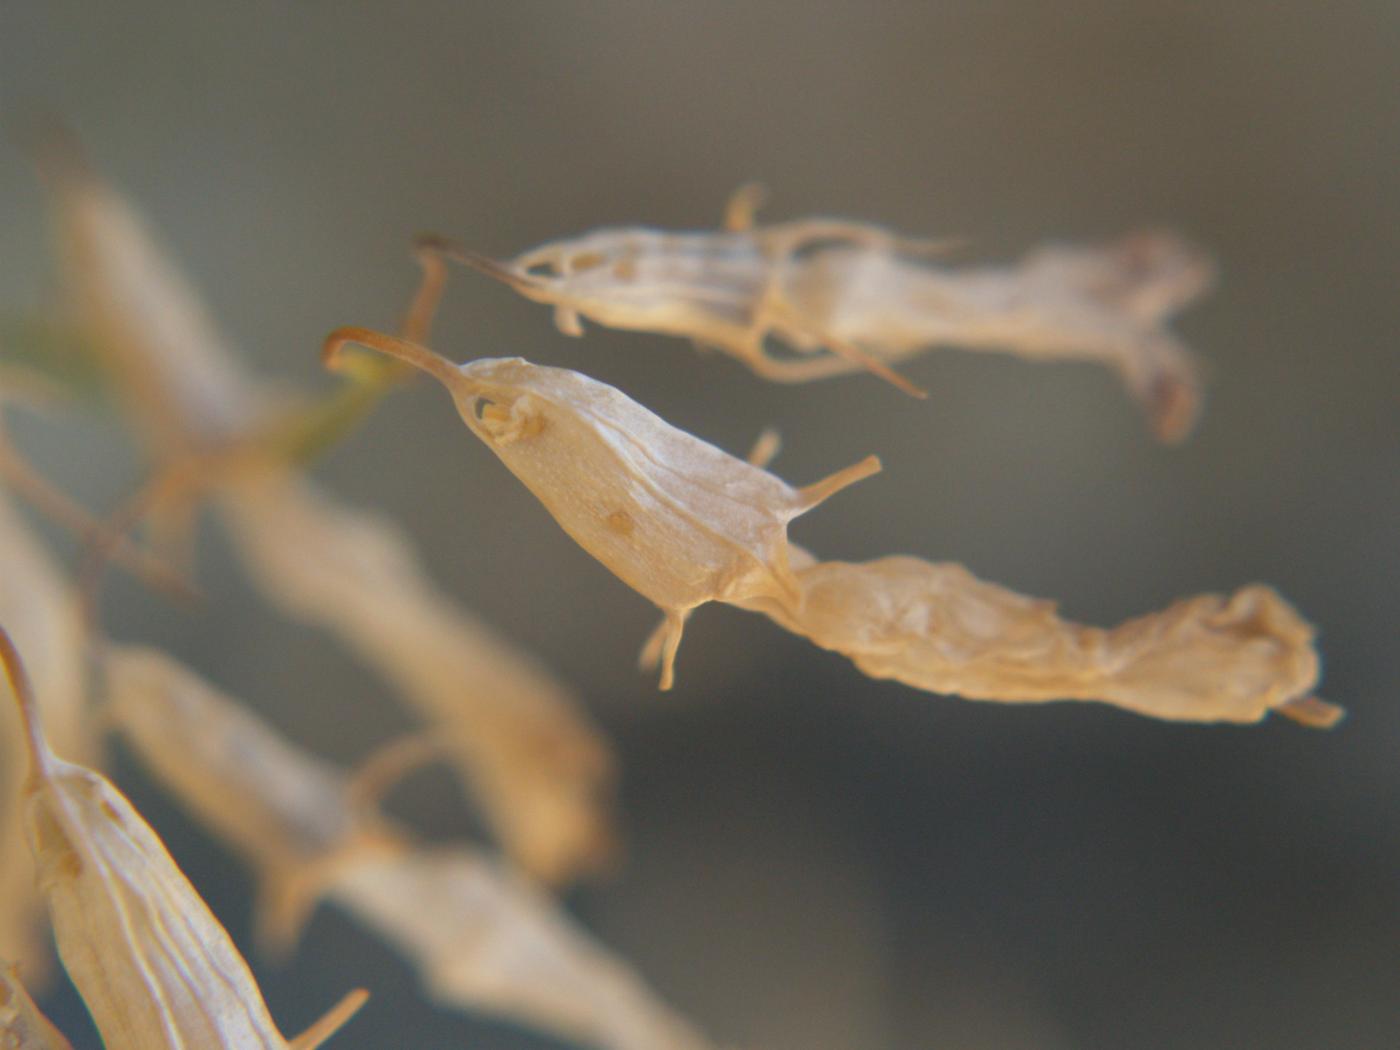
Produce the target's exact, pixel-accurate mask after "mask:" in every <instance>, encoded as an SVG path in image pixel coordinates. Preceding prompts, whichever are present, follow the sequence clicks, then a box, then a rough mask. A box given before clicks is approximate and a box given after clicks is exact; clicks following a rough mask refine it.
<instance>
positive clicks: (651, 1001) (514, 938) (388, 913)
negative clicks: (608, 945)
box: [331, 847, 713, 1050]
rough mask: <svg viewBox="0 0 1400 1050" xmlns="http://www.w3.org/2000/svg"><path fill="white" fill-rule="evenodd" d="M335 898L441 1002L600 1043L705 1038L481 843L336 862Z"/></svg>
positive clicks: (651, 1048) (620, 1049)
mask: <svg viewBox="0 0 1400 1050" xmlns="http://www.w3.org/2000/svg"><path fill="white" fill-rule="evenodd" d="M331 894H332V897H333V899H334V900H335V901H336V902H337V903H338V904H339V905H340V906H342V907H343V908H345V909H347V910H348V911H350V912H351V913H352V914H354V915H355V916H356V917H357V918H358V919H359V920H360V921H361V922H363V923H364V924H365V925H367V926H369V927H371V928H372V929H375V930H377V931H378V932H379V933H380V935H381V936H382V937H384V939H385V940H387V941H389V942H390V943H392V944H394V945H395V946H396V947H398V949H399V950H400V951H401V952H403V954H404V955H405V956H407V957H408V958H409V959H411V960H413V962H414V964H415V965H416V966H417V968H418V969H419V971H420V972H421V973H422V975H423V979H424V982H425V983H426V986H427V989H428V991H429V993H430V994H431V995H432V997H433V999H434V1000H435V1001H436V1002H437V1003H439V1004H440V1005H442V1006H449V1007H454V1008H457V1009H466V1010H481V1009H485V1010H489V1011H491V1012H492V1013H496V1014H500V1015H503V1016H507V1017H517V1018H522V1019H524V1020H526V1021H527V1022H528V1023H529V1024H530V1025H532V1026H534V1027H536V1028H539V1029H542V1030H544V1031H549V1032H553V1033H555V1034H557V1035H561V1036H563V1037H565V1038H567V1039H569V1040H571V1041H577V1042H579V1043H581V1044H583V1045H585V1046H590V1047H597V1048H599V1050H706V1048H708V1047H711V1046H712V1045H713V1044H711V1043H710V1042H708V1041H707V1040H706V1039H705V1038H704V1037H703V1036H701V1035H700V1033H699V1032H697V1031H696V1030H695V1029H694V1028H693V1027H692V1026H691V1025H690V1024H689V1023H688V1022H686V1021H685V1020H683V1019H682V1018H680V1017H679V1016H677V1015H676V1014H675V1013H674V1012H673V1011H671V1010H670V1009H669V1008H668V1007H666V1006H665V1005H663V1004H662V1003H660V1002H659V1001H658V1000H657V999H656V997H655V995H654V994H653V993H652V992H651V991H650V990H649V989H648V988H647V987H646V985H645V984H644V983H643V982H642V980H641V979H640V978H639V977H638V976H637V974H636V973H635V971H633V969H632V968H631V967H630V966H628V965H627V964H626V963H624V962H623V961H622V960H620V959H618V958H617V957H616V956H615V955H613V954H612V953H611V952H609V951H608V950H607V949H605V948H603V947H602V946H601V945H599V944H597V943H596V942H594V941H593V940H592V938H590V937H589V936H588V935H587V934H586V933H584V932H583V931H582V930H581V929H579V928H577V927H576V926H574V925H573V924H572V923H571V922H570V921H569V920H568V919H567V918H566V916H565V915H564V913H563V912H561V911H560V910H559V909H558V907H557V906H556V905H554V904H553V902H551V901H550V900H549V899H548V898H546V897H545V896H544V895H543V894H541V893H540V891H539V890H538V889H536V888H535V887H534V886H532V885H531V884H529V883H528V882H526V881H525V880H523V879H522V878H520V877H519V876H518V875H515V874H513V873H512V872H510V871H509V870H508V869H507V868H505V867H504V866H502V865H500V864H498V863H496V862H494V861H492V860H491V859H489V858H488V857H486V856H484V855H483V854H481V853H480V852H477V851H474V850H469V849H464V848H457V847H446V848H435V849H422V850H415V851H413V852H410V853H405V854H400V855H397V856H385V857H379V858H370V859H367V860H365V861H364V862H363V863H360V864H356V865H353V866H347V867H344V868H342V869H340V870H339V871H338V872H337V873H336V875H335V878H334V882H333V884H332V887H331Z"/></svg>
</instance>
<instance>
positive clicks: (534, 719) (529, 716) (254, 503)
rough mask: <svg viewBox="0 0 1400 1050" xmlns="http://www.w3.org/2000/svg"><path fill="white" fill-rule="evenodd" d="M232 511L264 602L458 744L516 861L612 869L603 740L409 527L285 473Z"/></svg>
mask: <svg viewBox="0 0 1400 1050" xmlns="http://www.w3.org/2000/svg"><path fill="white" fill-rule="evenodd" d="M223 505H224V507H225V510H226V512H227V514H228V518H229V521H230V523H231V524H232V526H233V533H234V537H235V540H236V542H237V543H238V545H239V547H240V548H241V550H242V553H243V556H244V559H245V562H246V564H247V565H248V568H249V570H250V571H251V573H252V575H253V578H254V579H255V580H256V581H257V582H258V583H259V585H260V586H261V587H262V588H263V590H264V591H265V592H266V593H267V594H268V595H269V596H271V597H272V598H274V599H275V600H276V602H277V604H278V605H280V606H281V607H282V608H284V609H286V610H287V611H288V612H289V613H291V614H292V615H294V616H296V617H297V618H299V619H303V620H307V621H309V622H312V623H316V624H319V625H322V626H325V627H327V628H329V629H331V630H332V631H334V632H335V633H336V634H338V635H340V636H341V637H343V638H344V639H346V641H347V642H349V643H350V644H351V645H352V646H353V647H354V648H355V650H356V651H357V652H359V653H361V654H362V655H363V657H364V658H365V659H366V660H367V661H368V662H369V663H370V665H371V666H373V667H376V668H378V669H379V670H380V671H381V672H382V673H383V674H384V675H385V677H386V678H388V679H389V680H390V681H392V682H393V683H395V684H396V685H397V686H398V687H399V689H400V693H401V695H402V697H403V699H404V700H405V701H406V702H407V703H409V704H410V705H412V706H413V707H414V708H415V709H416V710H417V711H418V713H419V714H420V715H421V716H422V717H423V718H424V719H425V720H426V721H427V722H428V723H429V725H430V726H432V727H433V730H434V731H435V732H436V733H439V734H441V735H442V736H443V737H444V738H445V739H446V740H447V741H448V742H449V743H450V745H451V750H452V755H453V757H454V758H455V760H456V761H455V766H456V768H457V770H458V772H459V775H460V776H461V777H462V779H463V780H464V782H465V783H466V784H467V785H468V787H469V788H470V789H471V791H472V793H473V794H474V796H475V797H476V798H477V799H478V800H479V802H480V805H481V807H482V810H483V812H484V813H485V815H486V817H487V820H488V821H489V822H490V824H491V827H492V829H493V830H494V831H495V832H496V834H497V835H498V836H499V837H500V839H501V841H502V843H503V844H504V846H505V848H506V851H507V852H508V853H509V854H510V856H511V857H512V858H513V859H515V860H516V861H517V862H518V863H519V864H520V865H521V866H522V867H524V868H525V869H526V870H527V871H529V872H531V873H532V874H534V875H536V876H537V877H539V878H541V879H544V880H545V881H547V882H551V883H559V882H564V881H567V880H569V879H571V878H574V877H577V876H578V875H579V874H581V873H584V872H588V871H593V870H598V869H600V868H602V867H604V866H605V865H606V864H607V862H608V859H609V857H610V856H611V853H612V849H613V842H614V839H615V832H614V830H613V823H612V794H613V784H614V779H615V771H614V768H613V762H612V756H611V753H610V751H609V749H608V746H607V744H606V742H605V741H604V740H603V738H602V737H601V736H600V735H599V733H598V731H597V730H596V729H595V728H594V727H593V726H592V725H591V724H590V723H589V721H588V720H587V718H586V717H585V715H584V709H583V705H582V704H581V703H580V702H579V700H578V699H577V698H576V697H575V696H574V695H573V694H572V693H571V691H570V690H569V689H568V688H566V687H565V686H564V685H563V684H562V683H561V682H559V681H558V680H557V679H556V678H555V677H554V676H553V675H552V674H550V673H549V671H548V670H546V669H545V668H544V667H542V666H541V665H540V664H539V663H537V662H536V661H534V660H532V659H530V658H529V657H528V656H526V655H525V654H524V653H522V652H520V651H518V650H516V649H515V648H514V647H513V646H511V645H510V644H509V643H508V642H506V641H505V640H504V639H503V638H500V637H499V636H498V635H496V633H495V632H494V631H492V630H491V629H490V628H488V627H487V626H486V625H485V624H484V623H482V622H481V621H479V620H477V619H476V618H475V617H473V616H472V615H471V614H470V613H468V612H467V611H466V610H465V609H462V608H460V607H459V606H457V605H456V604H454V603H453V602H451V601H450V600H449V599H448V598H447V597H446V596H445V595H443V594H441V593H440V592H438V591H437V590H436V589H435V588H434V587H433V585H432V583H431V581H430V580H429V579H428V578H427V575H426V574H425V573H424V571H423V568H422V566H421V564H420V562H419V560H418V557H417V555H416V553H415V552H414V550H413V548H412V546H411V545H410V544H409V541H408V539H407V537H406V536H405V535H404V533H403V530H402V529H400V528H399V527H398V526H397V525H395V524H394V523H393V522H391V521H388V520H387V519H385V518H382V517H380V516H378V515H374V514H368V513H364V512H362V511H357V510H353V509H351V508H349V507H346V506H344V505H342V504H339V503H337V502H335V501H334V500H332V499H331V498H330V497H328V496H326V495H325V494H323V493H321V492H320V491H319V490H317V489H316V488H314V487H312V486H311V485H309V484H308V483H306V482H303V481H300V480H298V479H296V478H294V477H291V476H288V475H283V474H276V473H265V474H261V475H259V476H257V477H249V478H245V479H243V480H242V481H241V482H240V483H239V485H238V486H237V487H236V488H234V489H232V490H230V491H229V492H228V493H227V494H226V498H225V499H224V500H223Z"/></svg>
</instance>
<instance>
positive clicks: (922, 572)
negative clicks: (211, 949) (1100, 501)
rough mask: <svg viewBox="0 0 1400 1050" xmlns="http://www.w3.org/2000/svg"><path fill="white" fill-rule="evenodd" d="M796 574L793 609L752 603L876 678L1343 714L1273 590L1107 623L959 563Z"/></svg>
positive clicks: (937, 686) (997, 696)
mask: <svg viewBox="0 0 1400 1050" xmlns="http://www.w3.org/2000/svg"><path fill="white" fill-rule="evenodd" d="M798 578H799V580H800V582H801V586H802V602H801V604H800V606H798V607H797V608H796V610H795V611H793V610H791V609H782V608H776V607H760V606H753V607H755V608H758V609H759V611H763V612H766V613H768V614H769V615H770V616H772V617H773V618H774V619H775V620H777V621H778V622H779V623H781V624H782V625H783V626H785V627H787V628H788V629H789V630H792V631H794V632H796V633H799V634H802V635H804V636H805V637H807V638H809V639H811V640H812V641H813V642H815V643H816V644H817V645H820V646H822V647H823V648H825V649H831V650H834V651H836V652H839V653H842V654H844V655H846V656H848V657H850V658H851V660H852V661H854V662H855V664H856V666H857V667H859V668H860V669H861V670H862V671H864V672H865V673H866V674H868V675H870V676H871V677H872V678H892V679H894V680H896V681H900V682H904V683H905V684H907V685H911V686H914V687H915V688H917V689H926V690H928V691H930V692H936V693H952V694H956V695H958V696H963V697H967V698H968V699H972V700H996V701H1005V702H1012V703H1035V702H1045V701H1052V700H1098V701H1102V702H1104V703H1109V704H1113V705H1115V706H1118V707H1122V708H1126V709H1127V710H1130V711H1135V712H1137V713H1139V714H1143V715H1148V716H1151V717H1154V718H1164V719H1172V720H1178V721H1193V722H1257V721H1259V720H1260V719H1261V718H1263V717H1264V716H1265V715H1266V714H1268V713H1269V712H1270V711H1274V710H1277V711H1279V712H1281V713H1283V714H1287V715H1290V716H1292V717H1294V718H1296V719H1298V720H1299V721H1303V722H1305V723H1306V724H1309V725H1330V724H1332V723H1333V722H1335V721H1336V720H1337V719H1338V718H1340V717H1341V714H1342V712H1341V709H1340V708H1336V707H1333V706H1332V705H1329V704H1325V703H1324V702H1323V701H1320V700H1317V699H1316V698H1314V697H1312V696H1310V691H1311V690H1312V688H1313V686H1314V685H1315V684H1316V682H1317V677H1318V670H1319V665H1318V657H1317V652H1316V650H1315V649H1314V648H1313V644H1312V641H1313V630H1312V627H1311V626H1309V624H1308V623H1307V622H1306V621H1304V620H1303V619H1302V617H1300V616H1299V615H1298V613H1297V611H1296V610H1295V609H1293V607H1292V606H1290V605H1289V604H1288V603H1287V602H1285V601H1284V600H1283V599H1282V598H1281V597H1279V595H1278V594H1277V593H1276V592H1275V591H1273V590H1271V589H1270V588H1268V587H1264V586H1258V585H1256V586H1252V587H1245V588H1243V589H1242V590H1240V591H1238V592H1236V593H1235V594H1234V595H1232V596H1230V597H1228V598H1226V597H1222V596H1220V595H1212V594H1207V595H1200V596H1198V597H1195V598H1187V599H1183V600H1182V601H1179V602H1176V603H1174V604H1173V605H1171V606H1169V607H1168V608H1167V609H1164V610H1163V611H1161V612H1158V613H1153V614H1149V615H1147V616H1142V617H1138V618H1137V619H1133V620H1129V621H1127V622H1126V623H1124V624H1122V625H1121V626H1119V627H1116V628H1113V629H1103V628H1098V627H1086V626H1083V625H1081V624H1076V623H1072V622H1069V621H1067V620H1064V619H1061V618H1060V616H1059V614H1058V612H1057V611H1056V608H1055V603H1054V602H1049V601H1043V600H1039V599H1034V598H1027V597H1025V596H1023V595H1020V594H1016V593H1015V592H1013V591H1010V590H1008V589H1006V588H1004V587H999V586H997V585H996V584H992V583H987V582H985V581H983V580H979V579H977V577H975V576H973V575H972V573H970V572H968V571H967V570H966V569H965V568H963V567H962V566H961V565H954V564H947V563H943V564H935V563H931V562H926V561H923V560H921V559H919V558H911V557H891V558H881V559H879V560H878V561H872V562H864V563H860V564H852V563H849V562H820V563H817V564H815V565H812V566H809V567H807V568H804V569H802V570H801V571H800V572H799V573H798Z"/></svg>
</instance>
